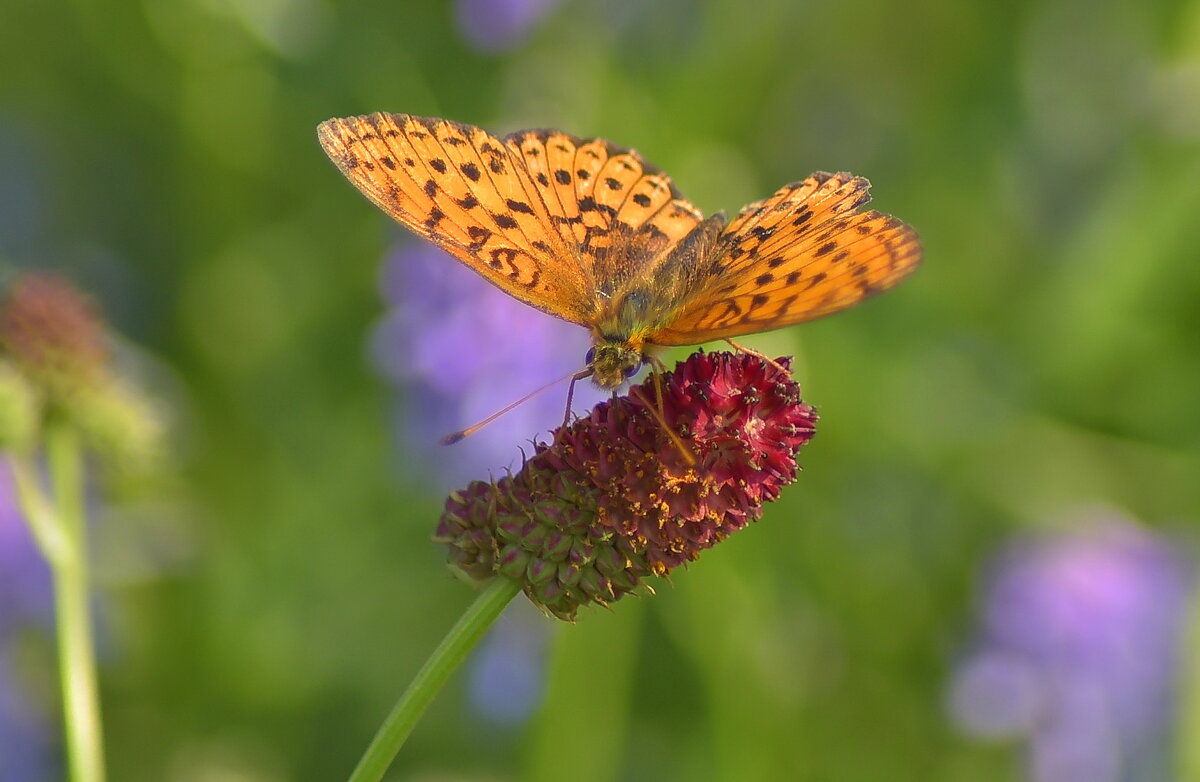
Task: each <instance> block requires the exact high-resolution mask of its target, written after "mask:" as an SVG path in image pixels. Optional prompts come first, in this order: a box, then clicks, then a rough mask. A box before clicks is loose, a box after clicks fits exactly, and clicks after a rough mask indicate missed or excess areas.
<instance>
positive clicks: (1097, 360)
mask: <svg viewBox="0 0 1200 782" xmlns="http://www.w3.org/2000/svg"><path fill="white" fill-rule="evenodd" d="M512 4H513V3H512V0H510V2H509V3H508V5H512ZM488 5H489V4H488V3H475V4H470V3H467V4H464V7H463V8H459V9H457V10H456V8H455V7H454V6H452V5H451V4H449V3H417V2H394V1H393V2H380V1H377V0H368V1H364V2H327V1H325V0H140V2H97V1H96V0H76V1H75V2H71V3H62V2H33V1H32V0H6V2H5V3H4V5H3V7H2V8H0V149H2V150H3V151H2V152H0V209H2V210H3V214H2V215H0V231H2V232H3V236H2V237H0V251H2V253H3V258H2V263H3V264H4V272H5V273H6V274H11V273H12V272H13V271H14V270H16V269H20V268H51V269H56V270H59V271H62V272H63V273H65V274H68V275H70V276H71V277H72V278H73V279H74V280H76V281H77V282H78V283H79V284H80V285H81V286H82V287H84V288H85V289H87V290H89V291H90V292H92V293H93V294H94V295H95V296H96V297H97V298H98V299H99V300H100V301H101V302H102V303H103V306H104V309H105V311H106V312H107V314H108V315H109V317H110V319H111V321H112V322H113V324H114V327H115V328H116V329H118V330H119V331H121V332H122V333H123V334H124V335H126V336H127V337H128V338H129V339H130V340H131V341H132V342H135V343H137V344H138V345H140V346H141V347H142V348H144V349H145V350H146V351H147V352H148V353H150V354H152V355H154V356H155V357H156V358H157V360H158V361H160V362H161V364H162V366H163V367H164V368H165V370H163V372H162V374H163V375H164V377H162V378H160V379H159V380H158V381H157V382H158V383H159V385H160V388H159V391H160V393H164V394H166V395H168V396H169V397H170V398H171V399H172V400H173V401H172V404H173V405H174V406H175V408H176V410H177V419H178V420H177V421H176V427H175V430H174V432H175V434H174V441H173V450H174V452H175V454H176V456H177V458H178V462H179V465H180V471H179V472H180V474H179V478H178V480H177V481H176V483H175V485H174V486H173V487H172V489H171V492H170V495H169V498H168V499H165V500H163V499H160V500H158V501H156V502H155V503H152V504H146V503H145V502H143V504H141V505H139V506H136V507H133V508H123V507H121V506H114V507H112V508H111V509H109V511H108V512H107V515H108V516H109V517H110V518H109V519H108V520H107V526H105V524H102V525H101V529H100V530H99V531H98V534H99V535H100V538H101V546H100V548H101V557H102V559H101V563H100V566H99V569H100V573H101V575H102V576H103V583H102V584H101V586H100V592H101V596H100V600H101V602H102V604H103V605H104V606H105V608H104V621H103V628H102V629H103V633H102V647H103V649H104V651H103V657H104V662H103V665H104V667H103V672H102V684H103V697H104V707H105V717H106V733H107V746H108V751H109V760H110V767H111V768H110V770H111V777H112V778H113V779H114V780H132V781H134V782H138V781H140V780H170V781H171V782H175V781H178V782H209V781H212V782H217V781H218V780H219V781H222V782H224V781H225V780H238V781H239V782H241V781H243V780H246V781H249V780H254V781H258V780H262V781H263V782H275V781H276V780H329V779H338V778H344V777H345V775H346V774H347V773H348V771H349V769H350V768H351V767H352V766H353V764H354V762H355V761H356V760H357V758H358V755H359V753H360V752H361V751H362V749H363V748H364V747H365V744H366V742H367V740H368V739H369V737H370V735H371V734H372V732H373V731H374V729H375V727H376V726H377V725H378V723H379V721H380V720H381V719H382V717H383V715H384V714H385V713H386V711H387V710H388V709H389V708H390V705H391V703H392V701H393V700H394V698H395V697H396V695H397V694H398V693H399V692H400V690H401V689H402V688H403V687H404V685H405V684H406V683H407V681H408V679H409V677H410V676H411V675H412V674H413V673H414V672H415V671H416V669H417V668H418V666H419V665H420V663H421V661H422V660H423V658H424V656H425V655H426V654H427V653H428V652H429V651H430V650H431V649H432V648H433V646H434V645H435V644H436V643H437V641H438V639H439V638H440V636H441V634H442V633H443V632H445V630H446V629H448V628H449V626H450V625H451V624H452V623H453V621H454V619H455V618H456V616H457V615H458V613H459V612H460V611H461V610H462V609H463V608H464V607H465V606H466V605H467V604H468V603H469V601H470V600H471V599H472V597H473V595H472V594H471V592H470V590H469V589H468V588H467V587H465V586H463V585H461V584H459V583H458V582H456V581H454V580H453V579H452V578H451V577H450V576H449V575H448V574H447V572H446V571H445V568H444V566H443V564H442V552H441V551H439V550H438V549H437V548H436V547H435V546H434V545H433V544H432V543H431V542H430V540H429V538H430V534H431V531H432V527H433V524H434V522H435V520H436V517H437V514H438V512H439V508H440V503H441V501H442V499H443V498H442V497H441V496H440V495H439V494H437V493H435V492H432V491H428V490H425V489H423V488H422V485H421V482H420V481H418V480H415V479H413V477H412V475H411V474H410V471H409V469H408V468H407V467H406V466H405V465H406V463H411V462H412V461H413V460H416V461H420V460H421V458H422V457H421V455H420V454H419V453H416V454H414V453H404V452H403V451H404V448H401V447H400V446H398V445H397V444H396V442H394V440H393V438H392V433H391V431H390V430H389V427H388V426H387V424H388V421H389V405H390V404H391V401H392V397H393V393H394V392H393V389H392V388H391V387H390V386H389V384H388V383H387V382H386V381H385V380H383V379H381V378H380V376H379V375H378V373H377V372H376V371H375V370H374V369H373V368H372V367H371V364H370V361H369V359H368V355H367V347H366V346H367V336H368V334H369V332H370V329H371V327H372V325H373V324H374V323H375V322H376V321H377V320H378V319H379V318H380V317H381V316H382V314H383V312H384V305H383V304H382V302H381V300H380V297H379V293H378V290H377V288H378V285H377V278H378V275H379V269H380V265H381V262H382V258H383V255H384V252H385V249H386V247H387V246H388V244H389V243H390V242H392V241H393V239H394V237H395V236H396V232H395V231H394V228H393V227H392V226H391V225H390V224H389V222H388V220H387V219H386V218H385V217H384V216H383V215H381V214H380V213H378V212H377V211H376V210H375V209H374V208H372V207H371V206H370V205H369V204H368V203H367V202H366V201H365V200H364V199H363V198H362V197H361V196H360V195H359V194H358V193H357V192H355V191H354V189H353V188H352V187H351V186H350V185H349V184H348V183H347V182H346V181H345V180H343V179H342V177H341V176H340V175H339V174H338V172H337V171H336V170H335V169H334V168H333V166H331V165H330V163H329V161H328V160H327V159H326V158H325V156H324V155H323V154H322V152H321V150H320V148H319V147H318V145H317V143H316V139H315V127H316V125H317V123H318V122H320V121H322V120H324V119H327V118H329V117H332V116H346V115H350V114H360V113H366V112H370V111H375V110H388V111H403V112H409V113H414V114H425V115H433V116H443V117H448V118H452V119H456V120H459V121H464V122H470V123H473V124H479V125H484V126H486V127H488V128H489V129H492V130H493V131H497V132H507V131H510V130H514V129H517V128H522V127H530V126H538V127H541V126H548V127H559V128H562V129H564V130H567V131H569V132H573V133H576V134H578V135H584V136H603V137H606V138H609V139H612V140H614V141H616V142H617V143H619V144H623V145H629V146H635V147H636V148H637V149H638V150H639V151H640V152H642V153H643V154H644V155H645V156H646V157H647V158H648V159H650V160H652V161H654V162H655V163H656V164H657V165H658V166H660V167H662V168H663V169H664V170H666V171H667V172H668V173H670V174H671V175H672V176H673V177H674V179H675V182H676V184H677V185H678V186H679V187H680V189H681V190H682V191H683V192H684V193H685V195H686V196H688V197H689V198H690V199H692V200H693V201H694V202H695V203H696V204H697V205H698V206H700V207H701V208H702V209H704V210H705V211H712V210H716V209H725V210H727V211H736V210H737V209H738V208H739V207H740V206H741V205H742V204H744V203H746V202H748V201H752V200H755V199H757V198H761V197H763V196H765V195H767V194H769V193H770V192H772V191H773V190H774V189H775V188H776V187H778V186H779V185H781V184H783V183H785V182H789V181H793V180H796V179H800V178H802V177H803V176H805V175H807V174H808V173H809V172H810V171H813V170H818V169H821V170H830V171H836V170H849V171H853V172H855V173H858V174H862V175H864V176H867V177H869V178H870V179H871V180H872V182H873V183H874V193H875V206H877V207H878V208H879V209H881V210H883V211H886V212H890V213H893V214H896V215H898V216H900V217H902V218H903V219H905V220H906V221H908V222H910V223H911V224H912V225H914V226H915V227H916V228H917V229H918V230H919V232H920V233H921V235H922V237H923V240H924V243H925V248H926V260H925V264H924V266H923V268H922V269H921V270H920V271H919V272H918V273H917V275H916V276H915V277H914V278H913V279H912V280H910V281H909V282H906V283H905V284H904V285H902V286H901V287H899V288H897V289H896V290H895V291H893V292H891V293H889V294H887V295H886V296H883V297H880V298H879V299H876V300H874V301H872V302H871V303H869V304H867V305H865V306H863V307H860V308H858V309H856V310H853V311H851V312H850V313H847V314H843V315H839V316H837V317H834V318H830V319H826V320H822V321H819V322H815V323H812V324H808V325H805V326H801V327H798V328H795V329H791V330H788V331H784V332H777V333H773V334H770V335H764V336H761V337H757V338H754V339H748V340H746V341H747V343H748V344H751V345H752V346H755V347H757V348H759V349H761V350H765V351H770V352H778V353H785V352H790V353H796V354H797V356H798V358H799V371H798V376H799V378H800V380H801V382H802V384H803V386H804V390H805V396H806V398H807V399H808V400H809V401H811V402H812V403H813V404H815V405H816V406H817V407H818V409H819V410H820V412H821V416H822V421H821V425H820V429H819V432H818V435H817V437H816V439H815V440H814V442H813V444H812V445H811V446H809V447H808V448H807V449H806V450H805V451H804V452H803V454H802V461H803V463H804V466H805V471H804V473H803V474H802V475H801V477H800V480H799V482H798V483H797V485H796V486H793V487H791V488H790V489H789V490H787V491H785V493H784V497H783V499H782V500H781V501H780V502H779V503H777V504H776V505H774V506H771V507H769V508H768V510H767V512H766V514H765V517H764V518H763V520H762V521H761V522H760V523H759V524H757V525H755V526H753V527H751V528H750V529H748V530H746V531H745V532H743V533H741V534H739V535H737V536H735V537H734V538H732V539H731V540H729V541H728V542H726V543H725V544H724V545H722V546H720V547H718V548H716V549H714V550H713V551H711V552H708V553H707V554H706V555H705V557H704V558H702V559H701V560H700V561H699V562H697V563H696V564H695V565H693V566H692V567H690V568H689V569H688V570H686V571H680V572H678V573H676V574H675V575H674V576H673V577H672V579H671V583H669V584H664V585H662V586H661V587H660V588H659V590H658V591H659V594H658V595H657V596H656V597H654V598H652V599H643V600H634V599H629V600H626V601H623V602H622V603H620V604H618V605H616V606H615V608H614V610H612V611H610V612H609V611H601V610H591V611H586V612H585V613H584V614H583V615H582V617H581V619H580V621H579V623H578V624H577V625H575V626H561V627H553V628H551V630H552V632H553V635H554V637H553V639H552V650H551V654H550V660H551V663H550V669H549V676H550V683H549V689H548V696H547V699H546V701H545V703H544V704H543V706H542V708H541V710H540V711H538V712H537V713H536V714H535V715H534V716H533V717H532V718H531V720H530V721H529V722H528V723H527V724H508V725H498V724H496V723H494V722H491V721H489V720H487V719H485V718H483V717H482V716H480V715H479V714H478V713H477V712H476V710H474V709H472V708H471V706H470V703H469V701H468V700H467V698H466V697H465V694H464V689H465V682H466V679H465V677H464V676H458V677H456V678H455V679H454V680H453V682H452V683H451V685H450V686H449V687H448V689H447V690H446V691H445V692H444V693H443V694H442V696H441V697H440V698H439V699H438V701H437V702H436V703H435V704H434V706H433V708H432V709H431V710H430V712H429V713H428V714H427V716H426V718H425V720H424V721H423V722H422V724H421V725H420V726H419V727H418V729H417V731H416V733H415V734H414V735H413V737H412V739H411V741H410V743H409V745H408V746H407V747H406V748H405V750H404V751H403V752H402V753H401V756H400V758H399V759H398V761H397V763H396V764H395V766H394V767H393V771H392V775H391V777H390V778H394V779H397V780H507V779H522V780H525V779H529V780H557V779H578V780H597V781H599V780H617V779H620V780H643V779H656V780H663V781H664V782H666V781H667V780H831V779H836V780H842V781H845V782H856V781H858V780H862V781H863V782H866V781H868V780H871V781H874V780H913V781H914V782H915V781H916V780H922V781H923V782H928V781H930V780H956V781H962V780H1004V779H1020V778H1022V772H1021V761H1020V757H1019V754H1016V753H1014V752H1013V750H1012V747H1011V746H1009V745H1005V744H994V745H987V744H980V743H978V742H975V741H972V740H969V739H966V738H963V737H962V736H960V735H959V734H957V733H956V732H955V730H954V728H953V726H952V724H951V722H950V720H949V718H948V717H947V713H946V708H945V687H946V682H947V678H948V676H949V672H950V670H951V668H952V666H953V663H954V661H955V659H956V656H957V655H959V654H960V653H961V651H962V649H963V648H964V647H965V646H966V645H967V644H968V642H969V638H970V634H971V629H972V627H973V626H974V622H975V619H974V613H973V610H974V600H975V597H976V590H977V589H978V585H979V577H980V576H979V570H980V566H981V564H982V563H984V562H985V561H986V560H987V559H988V557H989V556H990V554H991V553H992V552H993V551H994V549H995V547H996V546H997V545H999V544H1001V543H1002V542H1003V541H1005V540H1007V539H1008V538H1009V536H1010V535H1011V534H1013V533H1014V532H1015V531H1018V530H1022V529H1026V528H1029V527H1036V526H1039V525H1044V524H1051V523H1054V520H1055V519H1057V518H1059V517H1060V514H1063V513H1066V512H1070V511H1072V510H1073V509H1077V508H1079V507H1088V506H1113V507H1117V508H1121V509H1124V510H1125V511H1126V512H1128V513H1129V514H1131V515H1132V516H1134V517H1136V518H1139V519H1141V520H1143V521H1145V522H1146V523H1148V524H1151V525H1154V526H1158V527H1161V528H1167V529H1170V530H1171V531H1172V532H1173V534H1176V535H1182V536H1183V537H1184V538H1185V539H1186V538H1187V536H1189V535H1191V534H1193V533H1192V529H1193V526H1192V525H1194V522H1195V520H1196V519H1197V518H1200V450H1198V448H1197V446H1198V445H1200V405H1197V403H1196V400H1197V399H1198V398H1200V395H1198V391H1200V271H1198V270H1197V269H1198V267H1197V261H1198V260H1200V233H1198V232H1197V230H1196V228H1197V225H1200V186H1198V185H1197V182H1200V3H1198V2H1196V0H1169V1H1166V2H1142V3H1135V2H1118V1H1117V0H1095V1H1091V2H1085V0H1030V1H1029V2H1015V3H1003V2H992V3H983V2H949V1H948V0H916V2H904V3H880V2H866V1H865V0H849V1H847V2H839V3H803V2H801V3H793V2H782V1H781V2H762V3H743V2H739V1H738V0H666V1H665V2H657V3H639V2H636V0H618V2H612V3H602V2H598V1H592V0H564V1H563V2H562V3H561V4H559V5H556V6H554V5H552V4H546V7H545V8H544V9H541V11H542V13H540V14H535V15H534V16H536V17H537V18H536V19H535V20H534V21H533V22H531V24H530V29H529V31H528V34H527V35H525V36H524V37H523V38H521V39H519V40H514V41H508V42H502V43H500V44H497V43H496V42H492V43H490V44H489V43H488V42H487V41H486V40H484V41H480V40H475V39H472V38H471V37H470V35H469V34H468V32H469V23H470V20H469V19H468V20H467V21H463V17H462V14H469V13H481V14H482V13H484V11H480V10H479V8H484V7H486V6H488ZM491 5H498V6H504V5H506V4H505V3H502V2H500V0H495V2H494V3H492V4H491ZM526 5H527V3H526ZM471 6H475V7H476V8H475V9H474V10H472V7H471ZM464 9H465V10H464ZM484 10H485V11H486V8H484ZM456 13H458V14H459V15H458V16H456ZM535 380H537V381H538V382H540V379H531V384H530V385H531V387H532V386H533V385H535V384H536V383H535V382H534V381H535ZM482 382H486V379H484V380H483V381H482ZM464 423H465V422H464ZM518 445H519V444H518V443H514V444H513V449H514V454H515V453H516V448H517V447H518ZM436 447H438V446H436V445H435V444H434V443H429V444H428V448H430V449H433V448H436ZM460 447H464V448H469V447H470V444H469V442H468V443H467V444H464V445H463V446H460ZM405 448H407V446H405ZM481 477H483V476H481ZM134 519H136V521H134ZM102 521H104V520H102ZM130 529H136V530H137V533H136V535H135V534H132V533H129V530H130ZM121 530H125V533H121V532H120V531H121ZM122 534H126V537H124V538H122V537H121V535H122ZM147 541H151V542H149V543H148V542H147ZM155 546H157V547H158V549H161V550H156V551H155V552H151V553H149V554H148V553H146V552H145V551H141V549H151V548H154V547H155ZM163 550H165V551H167V552H168V553H166V554H164V553H162V551H163ZM139 551H140V554H139V553H138V552H139ZM131 552H132V553H131ZM139 557H140V559H139ZM131 559H134V560H138V562H141V563H142V564H140V565H139V564H137V563H133V564H131V562H130V560H131ZM143 560H144V561H143ZM48 648H49V647H48ZM49 664H50V663H49V662H47V665H49ZM45 675H46V676H47V677H48V678H49V679H50V680H52V673H49V672H47V673H46V674H45Z"/></svg>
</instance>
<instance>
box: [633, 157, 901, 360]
mask: <svg viewBox="0 0 1200 782" xmlns="http://www.w3.org/2000/svg"><path fill="white" fill-rule="evenodd" d="M869 190H870V183H869V182H867V180H865V179H862V178H860V177H854V176H851V175H850V174H846V173H840V174H827V173H824V172H818V173H816V174H813V175H812V176H810V177H808V178H807V179H805V180H804V181H803V182H798V183H793V184H791V185H787V186H785V187H783V188H781V189H779V190H778V191H777V192H776V193H775V194H774V195H772V196H771V197H770V198H767V199H765V200H762V201H757V202H755V203H753V204H750V205H749V206H747V207H745V208H744V209H742V211H741V212H739V213H738V215H737V217H736V218H734V220H733V222H731V223H730V224H729V226H728V227H727V228H726V229H725V231H724V233H723V234H722V236H721V238H720V240H719V241H718V242H717V245H716V247H715V248H714V250H713V253H712V256H711V257H710V259H709V261H710V263H709V264H706V265H707V266H708V268H710V269H711V270H712V271H711V272H708V277H707V279H705V280H703V281H697V285H696V287H695V288H694V290H693V291H692V292H691V293H690V294H689V295H688V296H687V297H686V298H685V299H684V301H683V302H682V304H681V305H680V306H679V308H678V309H677V310H676V312H675V314H674V315H673V316H672V317H671V319H670V320H669V321H668V322H667V324H666V325H665V326H663V327H661V328H658V329H656V330H654V331H653V332H652V333H651V334H649V335H648V336H647V341H649V342H653V343H655V344H659V345H695V344H698V343H701V342H708V341H710V340H715V339H725V338H728V337H736V336H739V335H742V334H753V333H755V332H759V331H770V330H771V329H777V328H781V327H783V326H790V325H792V324H794V323H800V322H802V321H806V320H812V319H813V318H819V317H821V316H822V315H828V314H830V313H833V312H837V311H838V310H843V309H845V308H847V307H850V306H852V305H854V304H857V303H858V302H860V301H862V300H863V299H865V298H867V297H868V296H872V295H874V294H876V293H880V292H882V291H885V290H887V289H888V288H891V287H893V286H895V285H896V284H897V283H899V282H900V281H901V280H902V279H904V278H905V277H906V276H908V275H909V274H910V273H911V272H912V271H913V270H914V269H915V268H916V267H917V264H918V263H919V262H920V259H921V244H920V240H919V239H918V238H917V234H916V232H915V231H914V230H913V229H912V228H910V227H909V226H908V225H906V224H905V223H903V222H901V221H900V220H897V219H896V218H894V217H889V216H887V215H884V214H880V213H879V212H876V211H858V210H859V208H860V207H861V206H863V205H864V204H866V203H867V202H868V201H869V200H870V193H869Z"/></svg>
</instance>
